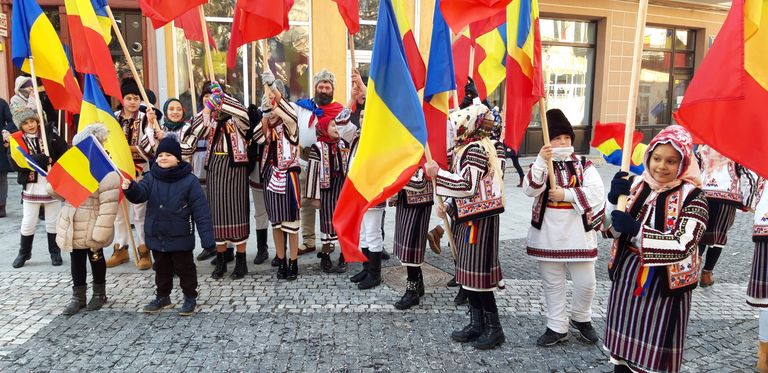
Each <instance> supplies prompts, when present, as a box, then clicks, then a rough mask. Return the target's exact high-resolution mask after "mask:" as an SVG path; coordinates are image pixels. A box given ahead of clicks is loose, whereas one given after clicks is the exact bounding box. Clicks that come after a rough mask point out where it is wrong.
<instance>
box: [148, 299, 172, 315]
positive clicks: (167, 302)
mask: <svg viewBox="0 0 768 373" xmlns="http://www.w3.org/2000/svg"><path fill="white" fill-rule="evenodd" d="M171 307H173V303H171V297H168V296H166V297H157V298H155V300H153V301H151V302H149V304H148V305H146V306H144V309H143V311H144V312H146V313H155V312H160V311H162V310H163V309H164V308H171Z"/></svg>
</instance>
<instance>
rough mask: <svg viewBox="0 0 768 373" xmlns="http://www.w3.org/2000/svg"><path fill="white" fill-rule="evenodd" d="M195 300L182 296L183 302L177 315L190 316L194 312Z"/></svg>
mask: <svg viewBox="0 0 768 373" xmlns="http://www.w3.org/2000/svg"><path fill="white" fill-rule="evenodd" d="M196 306H197V301H196V300H195V298H187V297H184V304H183V305H182V306H181V308H180V309H179V316H191V315H192V314H194V313H195V307H196Z"/></svg>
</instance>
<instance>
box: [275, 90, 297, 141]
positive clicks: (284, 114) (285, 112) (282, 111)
mask: <svg viewBox="0 0 768 373" xmlns="http://www.w3.org/2000/svg"><path fill="white" fill-rule="evenodd" d="M275 115H277V116H278V117H280V119H282V121H283V126H284V128H285V130H286V131H285V133H286V134H287V135H288V140H290V141H291V143H293V144H296V143H297V142H298V141H299V131H298V125H297V124H296V123H297V121H298V117H297V116H296V110H294V108H293V106H292V105H291V104H290V103H289V102H288V101H286V100H285V99H284V98H283V99H281V100H280V102H278V103H277V107H276V108H275Z"/></svg>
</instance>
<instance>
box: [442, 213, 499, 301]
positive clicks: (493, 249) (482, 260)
mask: <svg viewBox="0 0 768 373" xmlns="http://www.w3.org/2000/svg"><path fill="white" fill-rule="evenodd" d="M452 228H453V239H454V240H455V241H456V251H457V256H458V258H457V262H456V282H457V283H459V284H461V285H462V286H464V287H467V288H470V290H493V289H496V288H497V287H499V282H500V281H501V279H502V277H501V266H500V265H499V216H498V215H495V216H491V217H488V218H484V219H478V220H473V221H471V222H468V223H464V224H457V225H453V226H452Z"/></svg>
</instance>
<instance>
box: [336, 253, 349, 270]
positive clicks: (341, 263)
mask: <svg viewBox="0 0 768 373" xmlns="http://www.w3.org/2000/svg"><path fill="white" fill-rule="evenodd" d="M347 269H348V268H347V261H346V260H344V253H339V265H337V266H336V273H345V272H347Z"/></svg>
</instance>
